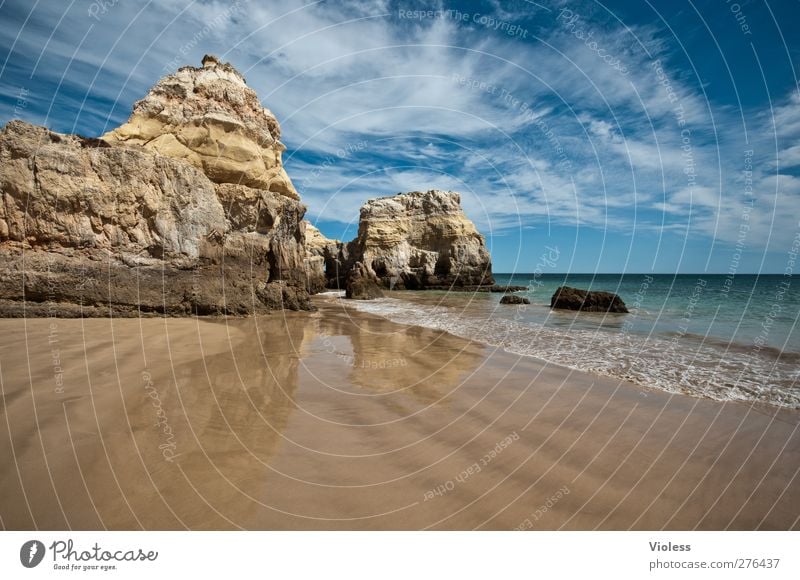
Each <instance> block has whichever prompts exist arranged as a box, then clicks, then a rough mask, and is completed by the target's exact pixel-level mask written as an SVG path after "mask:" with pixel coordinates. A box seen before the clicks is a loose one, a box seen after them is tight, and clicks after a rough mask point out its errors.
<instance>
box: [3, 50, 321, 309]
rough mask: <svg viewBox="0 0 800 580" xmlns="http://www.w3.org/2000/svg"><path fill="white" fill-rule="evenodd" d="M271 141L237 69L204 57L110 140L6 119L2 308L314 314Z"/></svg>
mask: <svg viewBox="0 0 800 580" xmlns="http://www.w3.org/2000/svg"><path fill="white" fill-rule="evenodd" d="M279 136H280V131H279V129H278V124H277V121H275V118H274V116H272V114H271V113H269V111H266V110H265V109H262V108H261V107H260V105H258V100H257V99H256V98H255V94H254V93H253V91H251V90H250V89H248V88H247V87H246V85H244V79H243V78H242V77H241V75H239V73H237V72H236V71H235V70H234V69H233V68H232V67H230V65H227V64H226V65H223V64H220V63H218V62H217V61H216V59H213V58H209V57H207V58H206V59H204V67H203V68H192V67H184V68H182V69H181V70H180V71H179V72H178V73H177V74H176V75H171V76H169V77H166V78H165V79H162V80H161V81H160V82H159V83H158V84H157V85H156V87H155V88H154V89H153V90H152V91H151V92H150V93H149V94H148V96H147V97H146V98H145V99H144V100H143V101H140V102H139V103H137V105H136V107H135V111H134V114H133V115H132V117H131V120H130V121H129V122H128V124H126V125H124V126H123V127H121V128H120V129H117V130H115V131H112V133H111V134H109V135H107V136H106V137H107V140H105V139H103V140H98V139H85V138H81V137H78V136H74V135H61V134H58V133H54V132H52V131H49V130H47V129H45V128H42V127H35V126H32V125H29V124H27V123H23V122H20V121H13V122H11V123H9V124H8V125H6V127H5V128H4V129H3V130H2V132H0V193H1V194H2V196H3V203H2V205H0V313H3V314H6V315H15V314H23V313H24V314H26V315H37V314H40V315H45V314H51V315H55V314H60V315H78V314H81V315H98V314H99V315H108V314H109V312H113V313H115V314H118V315H120V314H121V315H129V314H137V313H139V312H161V313H168V314H176V315H177V314H188V313H199V314H212V313H231V314H244V313H250V312H257V311H261V310H269V309H275V308H282V307H286V308H293V309H301V308H310V307H311V306H310V303H309V301H308V294H307V291H306V286H307V282H308V281H307V275H306V264H305V259H306V255H305V248H304V245H305V226H304V224H303V221H302V218H303V215H304V213H305V207H304V206H303V205H302V204H301V203H300V202H299V201H298V200H297V194H296V192H295V191H294V188H293V187H292V185H291V182H290V181H289V179H288V177H287V176H286V174H285V172H284V171H283V168H282V166H281V164H280V151H281V149H282V145H281V144H280V142H279V141H278V138H279ZM179 145H180V146H179ZM184 146H185V148H184V149H182V148H181V147H184Z"/></svg>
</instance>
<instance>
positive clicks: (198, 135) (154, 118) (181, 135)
mask: <svg viewBox="0 0 800 580" xmlns="http://www.w3.org/2000/svg"><path fill="white" fill-rule="evenodd" d="M280 137H281V132H280V126H279V125H278V121H277V120H276V119H275V116H274V115H273V114H272V113H271V112H270V111H269V110H268V109H265V108H263V107H262V106H261V104H260V103H259V100H258V96H257V95H256V93H255V91H253V90H252V89H251V88H249V87H248V86H247V84H246V83H245V79H244V77H243V76H242V75H241V74H239V72H238V71H237V70H236V69H234V68H233V67H232V66H231V65H229V64H227V63H221V62H219V60H217V58H215V57H213V56H206V57H204V58H203V66H202V67H200V68H195V67H191V66H186V67H182V68H180V69H179V70H178V72H176V73H175V74H172V75H169V76H166V77H164V78H162V79H161V80H160V81H158V83H157V84H156V85H155V86H154V87H153V88H152V89H150V92H149V93H147V95H146V96H145V97H144V98H143V99H142V100H140V101H138V102H137V103H136V104H135V105H134V108H133V113H132V114H131V117H130V119H128V122H127V123H125V124H124V125H122V126H121V127H118V128H117V129H114V130H113V131H110V132H109V133H106V134H105V135H103V139H104V140H105V141H107V142H109V143H112V144H113V143H125V144H128V145H141V146H143V147H145V148H146V149H149V150H151V151H154V152H156V153H159V154H161V155H163V156H166V157H173V158H177V159H183V160H185V161H187V162H189V163H191V164H192V165H194V166H195V167H197V168H198V169H200V170H201V171H202V172H203V173H205V175H206V176H208V177H209V179H211V181H213V182H215V183H233V184H240V185H246V186H248V187H252V188H256V189H262V190H267V191H271V192H274V193H279V194H281V195H285V196H287V197H291V198H293V199H300V197H299V195H298V194H297V191H295V188H294V186H293V185H292V182H291V180H290V179H289V176H288V175H287V174H286V171H284V169H283V163H282V161H281V154H282V153H283V151H284V149H285V147H284V146H283V144H282V143H281V142H280Z"/></svg>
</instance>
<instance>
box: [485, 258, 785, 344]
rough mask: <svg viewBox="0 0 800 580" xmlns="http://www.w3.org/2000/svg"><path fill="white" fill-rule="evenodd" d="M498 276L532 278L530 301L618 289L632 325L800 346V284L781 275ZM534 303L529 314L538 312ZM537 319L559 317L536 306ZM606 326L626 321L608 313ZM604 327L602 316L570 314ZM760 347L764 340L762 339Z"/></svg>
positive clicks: (502, 279) (639, 329) (501, 279)
mask: <svg viewBox="0 0 800 580" xmlns="http://www.w3.org/2000/svg"><path fill="white" fill-rule="evenodd" d="M495 279H496V280H497V283H498V284H502V285H506V284H514V285H519V286H528V288H529V290H528V291H527V292H520V293H519V294H520V295H522V296H527V297H528V298H529V299H530V300H531V302H532V303H533V304H541V305H546V306H549V305H550V297H551V296H552V295H553V292H555V290H556V288H558V287H559V286H574V287H576V288H584V289H587V290H607V291H609V292H615V293H617V294H619V295H620V297H621V298H622V299H623V300H624V301H625V303H626V305H627V306H628V309H629V310H630V311H631V315H629V316H627V317H625V318H624V320H625V321H626V325H627V326H628V327H629V330H630V331H631V332H636V333H640V334H645V335H649V334H651V333H655V334H664V335H674V334H683V335H694V336H696V337H708V338H709V339H719V340H721V341H723V342H725V343H730V342H732V343H734V344H735V345H736V346H738V347H744V348H747V347H753V348H755V347H756V345H757V344H762V343H763V345H764V347H770V348H773V349H776V350H779V351H785V352H792V353H798V352H800V329H798V328H797V323H798V316H800V284H798V283H797V282H795V283H794V284H792V279H791V277H788V276H786V277H785V276H782V275H764V276H754V275H737V276H732V277H728V276H725V275H718V274H713V275H709V274H680V275H674V274H669V275H666V274H624V275H621V274H596V275H591V274H570V275H565V274H543V275H539V276H536V275H534V274H495ZM536 313H537V311H536V310H535V309H534V310H532V311H531V312H530V313H529V314H530V315H531V319H535V318H536ZM539 314H540V315H541V316H540V320H539V321H540V322H543V323H547V324H554V325H558V324H560V323H561V321H559V320H558V319H553V318H552V317H548V316H547V314H549V312H547V311H545V312H539ZM607 322H608V324H607V325H606V329H608V330H613V328H614V326H615V325H617V324H619V325H621V324H622V320H617V319H612V320H607ZM570 324H571V325H575V324H579V325H581V324H582V325H584V326H587V327H590V328H592V327H597V328H603V327H604V326H603V325H602V324H600V325H598V323H597V319H589V320H576V321H571V322H570ZM762 348H763V347H762Z"/></svg>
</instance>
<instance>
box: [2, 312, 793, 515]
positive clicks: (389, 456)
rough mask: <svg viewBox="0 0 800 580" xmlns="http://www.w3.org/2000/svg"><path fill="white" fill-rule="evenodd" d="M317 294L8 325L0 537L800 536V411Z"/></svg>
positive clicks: (4, 329)
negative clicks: (636, 381) (240, 313)
mask: <svg viewBox="0 0 800 580" xmlns="http://www.w3.org/2000/svg"><path fill="white" fill-rule="evenodd" d="M317 300H318V304H319V305H320V307H321V309H320V311H319V312H317V313H314V314H307V313H276V314H273V315H271V316H265V317H259V318H250V319H228V320H224V319H159V318H150V319H141V320H137V319H116V320H108V319H106V320H102V319H91V320H64V319H30V320H24V319H23V320H0V379H1V380H2V383H1V384H0V387H1V388H2V423H3V425H2V427H1V428H0V464H1V465H2V470H0V518H1V520H0V524H1V526H0V527H2V528H5V529H15V530H20V529H23V530H29V529H53V530H62V529H104V528H107V529H142V528H144V529H184V528H190V529H238V528H244V529H281V530H282V529H370V530H372V529H423V528H425V529H475V528H478V529H500V530H508V529H514V528H520V527H522V528H526V529H581V530H586V529H662V528H667V529H694V528H697V529H728V528H730V529H744V530H750V529H789V528H795V529H796V528H798V527H800V523H799V522H798V517H800V481H799V480H798V479H799V478H798V477H797V475H798V470H799V469H800V444H799V443H800V436H799V434H798V425H800V413H796V412H789V411H779V410H777V409H772V408H752V407H749V406H745V405H741V404H736V403H727V404H722V403H717V402H713V401H709V400H701V399H694V398H690V397H685V396H679V395H668V394H665V393H662V392H657V391H647V390H643V389H642V388H640V387H637V386H635V385H631V384H627V383H620V382H618V381H616V380H613V379H609V378H604V377H598V376H592V375H588V374H584V373H580V372H577V371H570V370H569V369H565V368H562V367H558V366H554V365H548V364H545V363H542V362H540V361H537V360H536V359H531V358H525V357H518V356H516V355H511V354H508V353H505V352H502V351H496V350H494V349H492V348H489V347H486V346H482V345H480V344H478V343H475V342H468V341H464V340H461V339H458V338H456V337H453V336H450V335H448V334H445V333H441V332H438V331H432V330H427V329H423V328H418V327H413V328H409V327H403V326H399V325H396V324H393V323H391V322H388V321H386V320H383V319H379V318H374V317H369V316H365V315H362V314H358V313H354V312H351V311H348V310H347V309H346V307H345V306H344V305H343V304H341V303H339V302H336V301H332V300H330V299H326V298H318V299H317Z"/></svg>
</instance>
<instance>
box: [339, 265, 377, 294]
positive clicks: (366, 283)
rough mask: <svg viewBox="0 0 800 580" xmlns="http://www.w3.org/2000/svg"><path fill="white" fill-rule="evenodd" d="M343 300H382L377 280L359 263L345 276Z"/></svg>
mask: <svg viewBox="0 0 800 580" xmlns="http://www.w3.org/2000/svg"><path fill="white" fill-rule="evenodd" d="M345 298H350V299H352V300H374V299H375V298H383V292H382V291H381V288H380V285H379V284H378V278H377V277H376V276H375V274H374V273H373V272H371V271H370V270H369V268H367V267H366V266H365V265H364V264H362V263H361V262H356V264H355V265H354V266H353V268H352V269H351V270H350V272H348V274H347V287H346V288H345Z"/></svg>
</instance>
